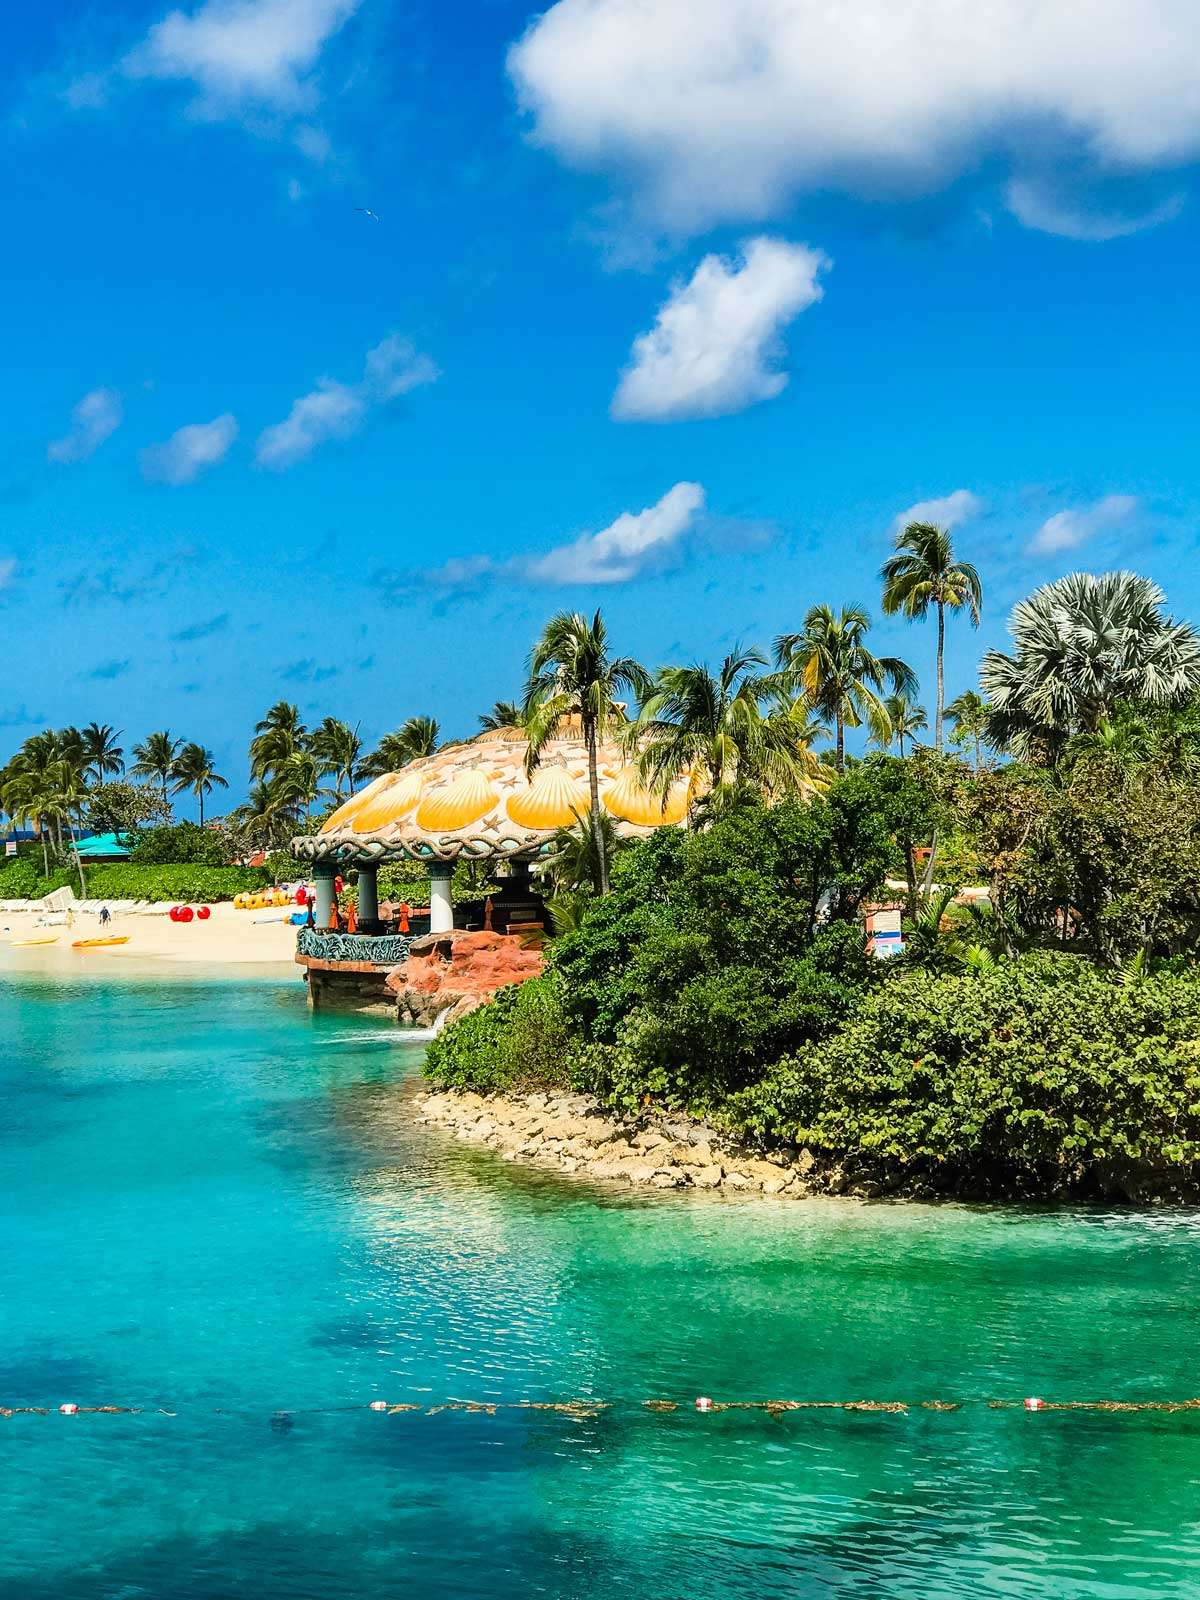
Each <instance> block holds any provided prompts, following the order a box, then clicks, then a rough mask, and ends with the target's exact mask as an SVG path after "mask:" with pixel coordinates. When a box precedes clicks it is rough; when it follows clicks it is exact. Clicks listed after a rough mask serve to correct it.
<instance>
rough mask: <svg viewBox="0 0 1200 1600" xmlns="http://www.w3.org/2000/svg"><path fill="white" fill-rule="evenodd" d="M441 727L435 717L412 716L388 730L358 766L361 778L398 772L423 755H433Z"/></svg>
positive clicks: (377, 776)
mask: <svg viewBox="0 0 1200 1600" xmlns="http://www.w3.org/2000/svg"><path fill="white" fill-rule="evenodd" d="M440 734H441V729H440V728H439V727H438V725H437V722H436V721H435V719H434V718H433V717H409V719H408V721H407V722H405V723H403V724H402V725H401V726H400V727H399V728H397V729H396V730H395V731H394V732H393V733H385V734H384V736H383V738H382V739H380V741H379V743H378V745H377V746H376V747H375V749H374V750H372V752H371V754H370V755H369V756H368V757H367V758H366V760H365V761H364V762H363V763H362V766H361V767H360V768H359V776H360V777H362V778H382V777H383V776H384V775H385V774H386V773H388V772H399V770H400V768H401V767H406V766H407V765H408V763H409V762H410V761H416V760H417V759H418V758H419V757H420V756H431V755H432V754H433V753H434V751H435V750H436V749H437V747H438V738H439V736H440Z"/></svg>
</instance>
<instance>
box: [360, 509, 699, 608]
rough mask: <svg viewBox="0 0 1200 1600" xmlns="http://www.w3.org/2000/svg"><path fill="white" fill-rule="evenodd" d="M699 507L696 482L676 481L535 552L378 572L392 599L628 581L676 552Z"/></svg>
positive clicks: (696, 520)
mask: <svg viewBox="0 0 1200 1600" xmlns="http://www.w3.org/2000/svg"><path fill="white" fill-rule="evenodd" d="M703 509H704V490H703V489H702V488H701V486H700V485H699V484H698V483H677V484H676V485H675V487H674V488H673V489H668V490H667V492H666V494H665V495H663V497H662V499H661V500H659V501H657V502H656V503H655V504H654V505H652V506H647V507H646V508H645V509H644V510H643V511H623V512H622V513H621V515H620V516H619V517H618V518H617V519H616V521H615V522H610V523H609V525H608V527H607V528H602V529H601V530H600V532H599V533H585V534H583V535H582V536H581V537H580V538H578V539H573V540H571V542H570V543H569V544H560V545H556V546H555V547H554V548H553V549H551V550H547V551H545V553H544V554H542V555H540V556H532V555H522V556H512V557H511V558H510V559H509V560H507V561H496V560H494V559H493V558H492V557H491V556H456V557H453V558H452V559H451V560H449V561H447V562H445V563H444V564H443V565H442V566H440V567H436V568H434V569H433V570H432V571H429V572H419V573H409V574H389V573H381V574H380V580H381V582H382V583H383V585H384V586H385V588H388V589H390V590H391V592H392V594H393V596H394V597H395V598H398V599H399V598H403V597H404V596H406V595H408V594H411V593H413V592H415V591H417V590H420V589H425V588H429V587H432V588H436V589H444V590H457V591H459V592H465V591H467V590H470V589H477V588H479V587H480V586H481V585H483V584H485V583H494V582H500V583H517V584H537V585H542V584H546V585H553V586H561V585H566V584H575V583H583V584H610V583H628V582H629V580H630V579H631V578H636V577H638V576H639V575H640V574H641V573H643V572H646V571H649V570H651V569H653V568H654V567H656V566H659V565H661V564H662V563H663V562H664V561H666V560H669V559H670V557H671V556H673V555H676V554H678V551H679V549H680V546H681V545H682V543H683V541H684V540H685V539H686V538H687V536H688V535H689V534H691V533H693V532H694V531H695V530H696V528H697V526H698V523H699V519H700V514H701V512H702V511H703Z"/></svg>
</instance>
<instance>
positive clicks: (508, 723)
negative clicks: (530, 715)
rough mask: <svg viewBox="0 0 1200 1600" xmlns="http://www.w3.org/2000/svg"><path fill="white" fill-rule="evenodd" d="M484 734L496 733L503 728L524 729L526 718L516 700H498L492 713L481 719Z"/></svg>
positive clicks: (480, 723)
mask: <svg viewBox="0 0 1200 1600" xmlns="http://www.w3.org/2000/svg"><path fill="white" fill-rule="evenodd" d="M479 726H480V729H481V730H482V731H483V732H484V733H496V732H499V730H500V729H502V728H524V726H525V716H524V713H523V712H522V710H521V708H520V706H519V705H518V704H517V702H516V701H515V700H497V701H496V703H495V705H494V706H493V707H492V709H491V710H490V711H485V712H484V714H483V715H482V716H481V717H480V719H479Z"/></svg>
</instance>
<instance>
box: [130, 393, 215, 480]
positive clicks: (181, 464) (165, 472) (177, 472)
mask: <svg viewBox="0 0 1200 1600" xmlns="http://www.w3.org/2000/svg"><path fill="white" fill-rule="evenodd" d="M237 434H238V425H237V419H236V418H235V417H234V416H233V414H232V413H231V412H228V411H226V412H225V413H224V414H223V415H221V416H219V417H214V418H213V420H212V421H211V422H189V423H188V424H187V425H186V427H183V428H177V429H176V430H175V432H174V433H173V434H172V435H171V437H170V438H169V439H167V440H165V441H164V442H163V443H162V444H152V445H151V446H150V447H149V449H147V450H143V451H142V457H141V461H142V476H143V478H145V479H146V480H147V482H149V483H170V484H173V485H175V486H176V487H178V486H179V485H180V484H184V483H195V481H196V479H197V478H198V477H199V476H200V474H201V473H202V472H205V471H207V469H208V468H209V467H215V466H216V465H217V463H218V462H220V461H224V459H225V457H226V456H227V455H228V453H229V449H230V446H231V445H232V444H233V441H234V440H235V439H236V438H237Z"/></svg>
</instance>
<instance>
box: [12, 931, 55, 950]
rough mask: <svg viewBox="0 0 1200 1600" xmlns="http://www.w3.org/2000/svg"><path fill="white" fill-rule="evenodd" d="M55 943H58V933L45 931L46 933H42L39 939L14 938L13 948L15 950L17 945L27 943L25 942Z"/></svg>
mask: <svg viewBox="0 0 1200 1600" xmlns="http://www.w3.org/2000/svg"><path fill="white" fill-rule="evenodd" d="M57 943H58V935H57V934H56V933H47V934H43V935H42V937H41V938H40V939H14V940H13V949H14V950H15V949H17V947H18V946H21V945H27V944H57Z"/></svg>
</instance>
